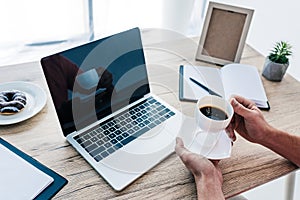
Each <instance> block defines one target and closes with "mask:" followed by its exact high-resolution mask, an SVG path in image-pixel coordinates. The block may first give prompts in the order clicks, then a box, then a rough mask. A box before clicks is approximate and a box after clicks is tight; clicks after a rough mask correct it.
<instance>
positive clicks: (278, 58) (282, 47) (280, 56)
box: [269, 41, 292, 64]
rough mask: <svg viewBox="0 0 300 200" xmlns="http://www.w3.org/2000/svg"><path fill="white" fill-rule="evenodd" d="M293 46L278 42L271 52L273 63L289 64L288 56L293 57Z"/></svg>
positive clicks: (270, 56) (270, 57)
mask: <svg viewBox="0 0 300 200" xmlns="http://www.w3.org/2000/svg"><path fill="white" fill-rule="evenodd" d="M291 49H292V46H291V45H290V44H288V43H287V42H283V41H281V42H277V43H276V44H275V46H274V49H273V50H271V53H270V55H269V59H270V60H271V61H272V62H275V63H280V64H286V63H288V62H289V58H288V56H290V55H292V50H291Z"/></svg>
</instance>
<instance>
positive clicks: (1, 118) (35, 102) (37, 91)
mask: <svg viewBox="0 0 300 200" xmlns="http://www.w3.org/2000/svg"><path fill="white" fill-rule="evenodd" d="M5 90H19V91H21V92H23V93H24V94H25V95H26V98H27V103H26V106H25V108H24V109H23V110H22V111H21V112H19V113H16V114H13V115H1V114H0V125H9V124H15V123H18V122H21V121H24V120H26V119H29V118H31V117H33V116H34V115H36V114H37V113H38V112H40V111H41V110H42V108H43V107H44V106H45V104H46V101H47V95H46V93H45V91H44V90H43V89H42V88H41V87H40V86H38V85H35V84H33V83H30V82H24V81H16V82H8V83H2V84H0V92H1V91H5Z"/></svg>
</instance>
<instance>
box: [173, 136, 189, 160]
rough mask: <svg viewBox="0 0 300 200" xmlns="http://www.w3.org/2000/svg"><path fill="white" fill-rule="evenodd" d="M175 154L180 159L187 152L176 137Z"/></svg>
mask: <svg viewBox="0 0 300 200" xmlns="http://www.w3.org/2000/svg"><path fill="white" fill-rule="evenodd" d="M175 152H176V154H177V155H178V156H179V157H181V156H182V155H183V154H184V153H187V152H189V151H188V150H187V149H186V148H185V147H184V144H183V141H182V139H181V138H179V137H177V138H176V146H175Z"/></svg>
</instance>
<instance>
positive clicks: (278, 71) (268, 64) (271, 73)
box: [262, 57, 289, 81]
mask: <svg viewBox="0 0 300 200" xmlns="http://www.w3.org/2000/svg"><path fill="white" fill-rule="evenodd" d="M288 66H289V63H286V64H280V63H274V62H272V61H270V60H269V58H268V57H267V58H266V61H265V65H264V68H263V72H262V75H263V76H264V77H265V78H266V79H268V80H270V81H281V80H282V78H283V76H284V74H285V73H286V70H287V68H288Z"/></svg>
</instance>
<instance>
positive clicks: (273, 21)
mask: <svg viewBox="0 0 300 200" xmlns="http://www.w3.org/2000/svg"><path fill="white" fill-rule="evenodd" d="M216 1H219V2H223V3H229V4H233V5H238V6H244V7H248V8H253V9H254V10H255V11H254V16H253V19H252V23H251V27H250V30H249V33H248V36H247V43H249V44H250V45H252V46H253V47H254V48H255V49H256V50H257V51H259V52H260V53H262V54H263V55H264V56H267V55H268V53H269V50H270V49H271V48H272V47H273V46H274V43H275V42H278V41H281V40H284V41H288V42H289V43H290V44H291V45H292V46H293V49H292V50H293V56H292V57H291V58H290V67H289V69H288V72H289V73H290V74H291V75H292V76H294V77H295V78H297V79H298V80H300V37H299V36H298V35H299V34H300V26H299V25H298V23H299V22H298V21H299V19H300V11H299V8H300V3H298V2H297V1H293V0H284V1H283V0H263V1H262V0H244V1H241V0H216Z"/></svg>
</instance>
